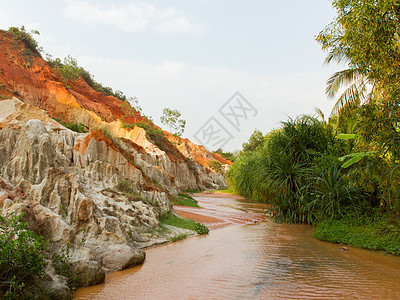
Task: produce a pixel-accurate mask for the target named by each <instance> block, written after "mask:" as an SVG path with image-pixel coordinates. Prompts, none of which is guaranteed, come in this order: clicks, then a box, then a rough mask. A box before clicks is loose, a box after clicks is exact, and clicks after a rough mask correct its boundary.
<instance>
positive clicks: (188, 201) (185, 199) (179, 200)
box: [173, 194, 200, 207]
mask: <svg viewBox="0 0 400 300" xmlns="http://www.w3.org/2000/svg"><path fill="white" fill-rule="evenodd" d="M173 203H174V204H176V205H181V206H191V207H200V206H199V203H198V202H197V201H196V200H195V199H193V197H192V196H190V195H188V194H179V195H178V197H175V198H174V199H173Z"/></svg>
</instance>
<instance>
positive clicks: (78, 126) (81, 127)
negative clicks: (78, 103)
mask: <svg viewBox="0 0 400 300" xmlns="http://www.w3.org/2000/svg"><path fill="white" fill-rule="evenodd" d="M64 126H65V127H67V128H68V129H71V130H72V131H75V132H80V133H86V132H88V130H89V127H88V126H86V125H85V124H82V123H74V122H67V123H64Z"/></svg>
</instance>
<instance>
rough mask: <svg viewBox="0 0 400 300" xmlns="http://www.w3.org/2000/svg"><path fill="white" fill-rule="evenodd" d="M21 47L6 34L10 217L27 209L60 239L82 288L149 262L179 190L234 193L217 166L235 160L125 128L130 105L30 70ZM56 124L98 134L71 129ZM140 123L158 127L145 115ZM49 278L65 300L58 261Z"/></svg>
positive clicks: (80, 83) (2, 104)
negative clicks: (148, 251)
mask: <svg viewBox="0 0 400 300" xmlns="http://www.w3.org/2000/svg"><path fill="white" fill-rule="evenodd" d="M14 44H15V41H14V42H13V41H12V37H11V36H10V34H8V33H7V32H4V31H1V30H0V47H1V48H2V52H1V53H0V211H1V213H2V214H4V215H7V214H10V213H12V212H15V213H21V212H23V213H24V215H25V218H26V220H27V221H28V224H29V226H30V229H32V230H34V231H35V232H36V233H37V234H40V235H42V236H44V237H45V238H46V239H47V240H49V241H50V248H49V250H48V251H49V252H50V254H51V255H53V254H55V253H58V252H60V250H61V249H66V248H65V247H66V246H67V245H69V247H70V261H71V263H72V269H73V271H74V273H75V274H77V275H78V278H77V280H76V281H77V283H78V284H80V285H90V284H95V283H99V282H102V281H103V280H104V276H105V271H106V270H122V269H124V268H127V267H130V266H133V265H137V264H140V263H141V262H143V260H144V259H145V253H144V251H143V250H141V247H142V246H148V245H151V244H152V243H153V242H155V241H154V239H152V238H154V236H152V234H149V229H151V228H154V227H156V226H158V225H159V221H158V220H159V218H160V216H161V215H162V214H164V213H168V212H170V211H171V210H172V205H171V202H170V199H171V197H174V196H176V195H177V194H178V192H179V191H181V190H186V189H197V190H205V189H217V188H224V187H226V186H227V184H226V181H225V179H224V176H223V174H221V173H218V172H214V171H213V170H211V169H210V168H209V167H208V165H207V161H209V160H218V161H220V162H221V163H222V164H225V165H229V163H230V162H227V161H225V160H223V159H222V158H221V157H219V156H216V155H215V154H211V153H210V152H208V151H207V150H206V149H205V148H204V147H201V146H197V145H194V144H193V143H191V142H190V141H188V140H185V139H181V138H177V137H173V136H172V135H171V134H169V133H167V132H164V133H163V134H164V135H165V136H166V137H167V138H168V139H169V141H168V140H167V139H165V138H163V139H156V138H154V137H153V138H151V137H150V135H149V133H148V132H146V131H145V130H144V129H143V128H141V127H138V126H131V127H133V128H124V126H122V125H123V124H122V122H121V119H124V120H125V121H126V122H131V123H132V120H133V119H132V120H131V119H130V118H133V117H132V116H131V117H126V116H125V115H124V111H123V109H122V108H121V107H122V103H123V102H122V101H120V100H119V99H117V98H115V97H112V96H105V95H104V94H103V93H100V92H97V91H95V90H93V89H92V88H91V87H90V86H89V85H88V84H87V83H86V81H84V80H83V79H82V78H80V79H78V80H74V81H73V82H70V83H69V86H68V88H67V87H66V85H65V84H64V83H62V82H61V80H60V78H59V75H58V74H56V73H55V72H54V70H52V69H51V68H50V67H49V65H48V64H47V63H46V62H45V61H44V60H43V59H41V58H40V57H37V56H36V57H35V56H34V57H30V61H29V64H28V63H27V61H25V59H26V57H25V56H23V55H22V54H23V53H24V52H23V50H24V45H23V44H22V43H20V45H19V47H14ZM12 95H19V98H21V99H23V101H21V100H19V99H17V98H12ZM11 98H12V99H11ZM3 99H6V100H3ZM52 117H57V118H59V119H62V120H63V121H70V122H75V123H83V124H85V125H86V126H88V128H89V129H90V132H88V133H77V132H74V131H71V130H69V129H67V128H65V127H64V126H62V125H61V124H60V123H58V122H57V121H55V120H54V119H52ZM138 121H140V122H146V124H149V121H148V120H147V119H146V118H145V117H143V116H141V115H140V114H137V115H136V116H135V117H134V122H133V123H135V122H138ZM152 126H154V128H157V126H155V125H154V124H153V125H152ZM174 145H175V146H176V147H175V146H174ZM170 230H171V232H172V233H173V232H174V230H176V229H170ZM176 232H177V231H176ZM180 233H182V232H180ZM158 242H163V240H162V239H161V240H158ZM46 273H47V274H48V278H49V281H48V284H47V285H48V287H49V291H50V292H51V293H52V294H53V295H54V297H64V296H61V295H65V294H66V293H67V292H68V287H67V286H66V282H65V279H62V278H61V277H60V276H58V275H57V274H56V273H55V267H54V264H53V262H52V261H51V260H49V262H48V264H47V266H46Z"/></svg>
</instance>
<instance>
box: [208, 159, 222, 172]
mask: <svg viewBox="0 0 400 300" xmlns="http://www.w3.org/2000/svg"><path fill="white" fill-rule="evenodd" d="M208 166H209V167H210V168H211V169H213V170H214V171H215V172H217V173H219V172H221V171H222V164H221V163H220V162H219V161H217V160H210V161H209V162H208Z"/></svg>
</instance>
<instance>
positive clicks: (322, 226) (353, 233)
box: [314, 217, 400, 255]
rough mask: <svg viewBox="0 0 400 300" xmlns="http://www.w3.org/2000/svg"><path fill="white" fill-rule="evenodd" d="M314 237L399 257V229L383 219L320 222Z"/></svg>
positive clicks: (345, 219)
mask: <svg viewBox="0 0 400 300" xmlns="http://www.w3.org/2000/svg"><path fill="white" fill-rule="evenodd" d="M314 237H315V238H317V239H320V240H322V241H327V242H331V243H341V244H346V245H350V246H353V247H357V248H363V249H368V250H372V251H384V252H386V253H389V254H393V255H400V228H398V226H396V225H395V224H393V223H390V222H389V221H388V220H387V218H384V217H382V218H381V219H378V220H374V221H371V220H370V219H368V218H366V217H364V218H359V219H354V218H344V219H341V220H332V221H322V222H320V223H319V224H318V225H317V226H316V229H315V231H314Z"/></svg>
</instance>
